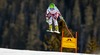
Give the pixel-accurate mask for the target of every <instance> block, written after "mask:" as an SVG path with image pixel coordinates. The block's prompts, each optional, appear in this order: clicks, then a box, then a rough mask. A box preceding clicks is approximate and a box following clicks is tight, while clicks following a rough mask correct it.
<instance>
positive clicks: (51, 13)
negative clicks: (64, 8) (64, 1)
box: [46, 3, 61, 33]
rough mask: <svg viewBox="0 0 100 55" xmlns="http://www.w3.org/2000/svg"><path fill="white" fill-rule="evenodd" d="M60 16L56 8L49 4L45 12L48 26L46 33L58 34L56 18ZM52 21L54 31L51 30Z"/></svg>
mask: <svg viewBox="0 0 100 55" xmlns="http://www.w3.org/2000/svg"><path fill="white" fill-rule="evenodd" d="M59 16H61V13H60V11H59V10H58V8H57V7H56V6H55V4H54V3H50V5H49V7H48V9H47V11H46V22H47V23H48V24H49V30H47V31H48V32H55V33H60V32H59V27H58V22H57V18H58V17H59ZM52 20H53V22H54V26H55V30H54V31H53V30H52Z"/></svg>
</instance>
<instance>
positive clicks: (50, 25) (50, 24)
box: [47, 17, 53, 32]
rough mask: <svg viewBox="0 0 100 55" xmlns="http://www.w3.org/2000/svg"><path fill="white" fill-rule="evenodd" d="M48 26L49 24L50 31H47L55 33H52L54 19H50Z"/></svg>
mask: <svg viewBox="0 0 100 55" xmlns="http://www.w3.org/2000/svg"><path fill="white" fill-rule="evenodd" d="M48 24H49V30H47V31H49V32H53V31H52V17H50V19H49V20H48Z"/></svg>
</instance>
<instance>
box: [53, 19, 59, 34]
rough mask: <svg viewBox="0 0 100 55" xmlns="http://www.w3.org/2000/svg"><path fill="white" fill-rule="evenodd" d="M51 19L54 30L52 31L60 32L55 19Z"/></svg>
mask: <svg viewBox="0 0 100 55" xmlns="http://www.w3.org/2000/svg"><path fill="white" fill-rule="evenodd" d="M53 21H54V26H55V31H54V32H56V33H60V32H59V27H58V22H57V19H54V18H53Z"/></svg>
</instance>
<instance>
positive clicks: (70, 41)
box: [62, 37, 77, 48]
mask: <svg viewBox="0 0 100 55" xmlns="http://www.w3.org/2000/svg"><path fill="white" fill-rule="evenodd" d="M76 44H77V41H76V38H68V37H63V38H62V47H65V48H77V45H76Z"/></svg>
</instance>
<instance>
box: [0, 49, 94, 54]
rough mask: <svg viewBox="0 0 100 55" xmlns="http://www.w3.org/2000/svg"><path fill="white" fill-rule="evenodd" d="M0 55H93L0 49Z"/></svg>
mask: <svg viewBox="0 0 100 55" xmlns="http://www.w3.org/2000/svg"><path fill="white" fill-rule="evenodd" d="M0 55H94V54H79V53H63V52H45V51H30V50H14V49H5V48H0Z"/></svg>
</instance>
